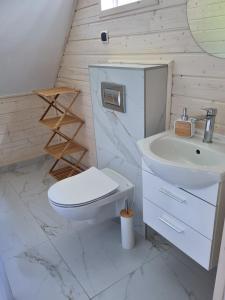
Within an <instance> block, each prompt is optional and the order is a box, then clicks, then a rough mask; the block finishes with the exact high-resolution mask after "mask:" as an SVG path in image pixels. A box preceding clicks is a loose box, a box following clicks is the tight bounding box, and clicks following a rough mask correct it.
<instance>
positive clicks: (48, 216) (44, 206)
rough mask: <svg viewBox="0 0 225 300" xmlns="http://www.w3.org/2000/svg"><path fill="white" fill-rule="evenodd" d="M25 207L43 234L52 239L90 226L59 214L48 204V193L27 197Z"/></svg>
mask: <svg viewBox="0 0 225 300" xmlns="http://www.w3.org/2000/svg"><path fill="white" fill-rule="evenodd" d="M25 205H26V207H27V209H28V211H29V212H30V213H31V214H32V216H33V217H34V219H35V220H36V222H37V223H38V225H39V226H40V227H41V229H42V230H43V232H44V233H45V234H46V235H47V236H48V238H50V239H56V238H59V237H61V236H65V235H68V234H69V233H73V232H75V231H77V230H79V229H80V228H85V226H88V225H86V224H85V222H74V221H70V220H68V219H66V218H64V217H63V216H61V215H59V214H57V213H56V212H55V210H54V209H53V208H52V207H51V206H50V204H49V202H48V195H47V191H44V192H42V193H39V194H38V195H35V196H32V197H31V198H29V197H26V202H25Z"/></svg>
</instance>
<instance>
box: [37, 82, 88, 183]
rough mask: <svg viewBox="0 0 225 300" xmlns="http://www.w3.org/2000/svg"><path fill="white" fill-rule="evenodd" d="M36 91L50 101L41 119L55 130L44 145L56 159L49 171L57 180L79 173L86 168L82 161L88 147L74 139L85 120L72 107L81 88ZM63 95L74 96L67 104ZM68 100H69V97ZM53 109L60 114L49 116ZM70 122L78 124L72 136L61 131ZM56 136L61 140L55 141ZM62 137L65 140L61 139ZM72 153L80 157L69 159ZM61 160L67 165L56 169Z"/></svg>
mask: <svg viewBox="0 0 225 300" xmlns="http://www.w3.org/2000/svg"><path fill="white" fill-rule="evenodd" d="M34 93H35V94H37V95H38V96H39V97H40V98H41V99H43V100H44V101H45V102H47V103H48V107H47V108H46V110H45V112H44V114H43V115H42V117H41V118H40V120H39V121H40V123H41V124H43V125H45V126H47V127H48V128H49V129H50V130H52V132H53V134H52V136H51V137H50V139H49V141H48V142H47V144H46V146H45V147H44V150H45V151H46V152H47V153H48V154H49V155H51V156H53V157H54V158H55V159H56V161H55V162H54V164H53V166H52V167H51V169H50V171H49V174H50V175H52V176H53V177H54V178H56V179H57V180H62V179H64V178H67V177H70V176H73V175H76V174H79V173H80V172H82V171H84V168H83V167H82V166H81V165H80V163H81V160H82V159H83V157H84V155H85V154H86V152H87V149H86V148H85V147H84V146H82V145H80V144H79V143H77V142H76V141H75V140H74V139H75V137H76V135H77V134H78V132H79V131H80V129H81V127H82V126H83V125H84V121H83V120H82V119H81V118H80V117H78V116H77V115H76V114H74V113H73V112H72V111H71V107H72V105H73V104H74V102H75V101H76V99H77V97H78V95H79V94H80V90H78V89H73V88H68V87H57V88H51V89H42V90H37V91H34ZM61 95H72V96H73V97H72V100H71V101H70V103H69V104H68V105H67V106H65V105H64V104H62V103H61V102H60V101H59V97H60V96H61ZM66 101H69V100H68V99H67V100H66ZM64 102H65V101H64ZM51 109H55V111H56V113H57V114H58V115H57V116H54V117H47V114H48V113H49V112H50V110H51ZM69 124H77V128H76V130H75V132H74V134H73V135H72V137H69V136H67V135H66V134H64V133H63V132H62V131H61V126H63V125H64V126H65V125H69ZM55 137H59V139H60V142H59V141H58V142H57V144H55V143H53V140H54V138H55ZM62 139H64V140H65V141H61V140H62ZM71 154H77V155H78V159H77V160H76V161H74V159H68V158H67V156H70V155H71ZM60 161H63V162H64V163H66V166H63V167H61V168H59V169H56V170H55V167H56V165H57V164H58V163H59V162H60Z"/></svg>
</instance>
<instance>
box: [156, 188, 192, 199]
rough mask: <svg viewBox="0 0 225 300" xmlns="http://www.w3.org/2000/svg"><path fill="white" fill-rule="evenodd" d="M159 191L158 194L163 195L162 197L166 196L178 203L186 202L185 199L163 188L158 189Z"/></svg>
mask: <svg viewBox="0 0 225 300" xmlns="http://www.w3.org/2000/svg"><path fill="white" fill-rule="evenodd" d="M159 191H160V193H162V194H164V195H166V196H168V197H170V198H172V199H174V200H176V201H177V202H179V203H185V202H186V200H185V199H183V198H180V197H178V196H177V195H175V194H173V193H171V192H170V191H168V190H167V189H165V188H160V189H159Z"/></svg>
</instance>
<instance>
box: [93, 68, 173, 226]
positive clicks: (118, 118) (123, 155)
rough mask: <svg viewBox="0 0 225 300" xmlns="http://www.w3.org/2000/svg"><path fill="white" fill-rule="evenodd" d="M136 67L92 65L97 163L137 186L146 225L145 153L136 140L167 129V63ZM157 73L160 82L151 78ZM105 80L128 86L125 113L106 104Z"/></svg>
mask: <svg viewBox="0 0 225 300" xmlns="http://www.w3.org/2000/svg"><path fill="white" fill-rule="evenodd" d="M134 66H135V65H120V66H117V65H99V66H91V67H90V68H89V72H90V80H91V95H92V106H93V117H94V128H95V138H96V151H97V166H98V168H100V169H102V168H106V167H107V168H111V169H113V170H115V171H117V172H119V173H120V174H122V175H124V176H125V177H127V178H128V179H129V180H130V181H131V182H132V183H133V184H134V185H135V206H134V209H135V211H136V213H137V214H136V220H135V223H136V225H137V224H140V225H141V226H142V224H143V222H142V180H141V155H140V153H139V151H138V148H137V145H136V141H137V140H139V139H142V138H144V137H145V134H147V135H148V136H149V135H151V134H155V133H157V132H160V131H163V130H164V128H165V114H166V88H167V66H141V65H139V66H136V67H134ZM149 73H150V74H151V75H150V74H149ZM149 75H150V76H149ZM154 76H155V77H157V78H158V85H156V84H155V81H154V80H152V81H151V80H150V79H151V78H152V77H154ZM101 82H112V83H116V84H121V85H124V86H125V94H126V111H125V113H121V112H118V111H114V110H111V109H108V108H104V107H103V105H102V98H101ZM162 91H164V94H163V92H162ZM145 107H147V110H148V111H149V114H146V111H145ZM154 114H155V115H157V118H156V120H157V121H156V120H155V116H154ZM153 116H154V117H153ZM159 120H160V121H159Z"/></svg>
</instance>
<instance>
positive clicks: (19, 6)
mask: <svg viewBox="0 0 225 300" xmlns="http://www.w3.org/2000/svg"><path fill="white" fill-rule="evenodd" d="M75 5H76V0H75V1H74V0H38V1H37V0H36V1H31V0H0V96H3V95H14V94H15V95H16V94H22V93H29V92H31V91H32V90H33V89H37V88H47V87H52V86H53V85H54V83H55V80H56V77H57V72H58V68H59V64H60V60H61V57H62V54H63V51H64V47H65V40H66V39H67V35H68V32H69V29H70V26H71V23H72V20H73V14H74V10H75Z"/></svg>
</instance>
